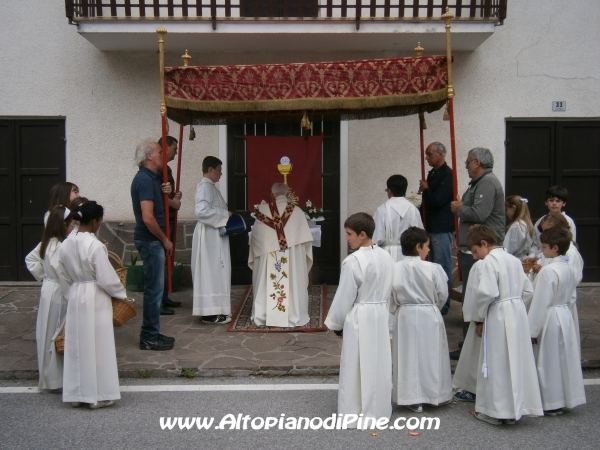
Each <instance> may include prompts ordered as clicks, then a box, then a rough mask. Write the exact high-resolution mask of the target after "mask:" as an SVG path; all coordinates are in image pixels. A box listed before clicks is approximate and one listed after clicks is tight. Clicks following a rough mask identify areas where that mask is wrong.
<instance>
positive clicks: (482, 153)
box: [469, 147, 494, 169]
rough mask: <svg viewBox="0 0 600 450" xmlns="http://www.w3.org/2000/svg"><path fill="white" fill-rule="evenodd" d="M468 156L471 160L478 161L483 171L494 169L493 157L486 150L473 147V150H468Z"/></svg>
mask: <svg viewBox="0 0 600 450" xmlns="http://www.w3.org/2000/svg"><path fill="white" fill-rule="evenodd" d="M469 155H471V157H472V158H473V159H476V160H477V161H479V164H481V167H483V168H484V169H493V168H494V155H492V152H490V151H489V150H488V149H487V148H482V147H475V148H474V149H471V150H469Z"/></svg>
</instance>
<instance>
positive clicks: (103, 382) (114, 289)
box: [59, 201, 127, 409]
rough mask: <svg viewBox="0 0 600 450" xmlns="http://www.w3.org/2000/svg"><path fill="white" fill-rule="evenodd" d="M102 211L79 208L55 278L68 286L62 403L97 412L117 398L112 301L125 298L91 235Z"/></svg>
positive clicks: (88, 206)
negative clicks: (74, 231)
mask: <svg viewBox="0 0 600 450" xmlns="http://www.w3.org/2000/svg"><path fill="white" fill-rule="evenodd" d="M102 216H103V209H102V206H100V205H98V204H97V203H96V202H94V201H88V202H86V203H84V204H83V205H82V206H81V207H80V209H79V211H77V212H76V213H74V217H75V218H76V219H77V220H79V221H80V227H79V232H78V233H77V234H76V235H75V236H71V237H69V238H68V239H66V240H65V241H64V242H63V245H62V246H61V248H60V259H59V275H60V276H61V277H63V278H64V279H65V280H66V282H67V284H68V285H69V286H70V289H69V291H68V296H69V305H68V308H67V319H66V325H65V355H64V361H65V366H64V378H63V401H64V402H72V405H73V406H74V407H78V406H80V405H81V403H88V404H89V405H90V408H92V409H96V408H101V407H105V406H112V405H114V400H118V399H120V398H121V394H120V391H119V375H118V372H117V356H116V351H115V337H114V331H113V311H112V302H111V297H115V298H118V299H125V298H126V297H127V294H126V292H125V288H124V287H123V285H121V282H120V280H119V277H118V276H117V274H116V272H115V270H114V269H113V267H112V266H111V264H110V262H109V260H108V252H107V249H106V246H104V244H102V243H101V242H100V241H99V240H97V239H96V236H95V235H94V233H95V232H97V231H98V229H99V228H100V225H101V223H102Z"/></svg>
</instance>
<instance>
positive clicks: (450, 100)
mask: <svg viewBox="0 0 600 450" xmlns="http://www.w3.org/2000/svg"><path fill="white" fill-rule="evenodd" d="M442 19H444V21H445V22H446V61H447V65H448V115H449V118H450V148H451V151H452V184H453V186H452V192H453V195H454V199H457V198H458V166H457V165H456V139H455V136H454V84H453V83H452V38H451V35H450V22H452V19H454V14H452V13H451V12H450V8H448V7H446V12H445V13H444V15H443V16H442ZM454 228H455V230H456V241H455V242H456V247H458V243H459V236H458V216H454ZM458 278H459V279H460V280H462V274H461V272H460V264H458Z"/></svg>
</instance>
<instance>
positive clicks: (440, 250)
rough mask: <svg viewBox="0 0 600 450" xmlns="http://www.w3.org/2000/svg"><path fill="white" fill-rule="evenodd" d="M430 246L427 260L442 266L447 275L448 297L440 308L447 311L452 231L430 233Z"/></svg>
mask: <svg viewBox="0 0 600 450" xmlns="http://www.w3.org/2000/svg"><path fill="white" fill-rule="evenodd" d="M430 248H431V251H430V252H429V261H431V262H434V263H436V264H439V265H440V266H442V269H444V272H446V275H447V276H448V299H447V300H446V304H445V305H444V307H443V308H442V310H444V311H448V309H449V308H450V284H451V283H452V233H432V234H431V245H430Z"/></svg>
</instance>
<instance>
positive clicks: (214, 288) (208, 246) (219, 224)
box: [191, 156, 231, 324]
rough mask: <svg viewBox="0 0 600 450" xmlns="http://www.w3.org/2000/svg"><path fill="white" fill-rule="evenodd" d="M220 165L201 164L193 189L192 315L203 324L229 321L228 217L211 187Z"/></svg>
mask: <svg viewBox="0 0 600 450" xmlns="http://www.w3.org/2000/svg"><path fill="white" fill-rule="evenodd" d="M222 164H223V163H222V162H221V160H220V159H218V158H215V157H214V156H207V157H206V158H204V160H203V161H202V173H203V176H204V178H202V181H200V184H198V187H197V188H196V207H195V212H196V217H197V218H198V223H197V224H196V228H195V229H194V237H193V239H192V261H191V269H192V282H193V286H194V287H193V309H192V315H194V316H202V322H203V323H215V324H226V323H229V322H231V317H230V315H231V258H230V256H229V236H227V235H226V234H225V225H226V224H227V220H228V219H229V217H230V216H231V212H229V211H228V210H227V203H225V199H224V198H223V196H222V195H221V192H219V189H217V186H215V183H217V182H218V181H219V179H220V178H221V175H222Z"/></svg>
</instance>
